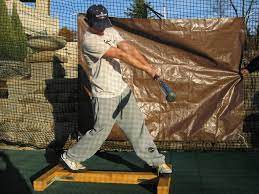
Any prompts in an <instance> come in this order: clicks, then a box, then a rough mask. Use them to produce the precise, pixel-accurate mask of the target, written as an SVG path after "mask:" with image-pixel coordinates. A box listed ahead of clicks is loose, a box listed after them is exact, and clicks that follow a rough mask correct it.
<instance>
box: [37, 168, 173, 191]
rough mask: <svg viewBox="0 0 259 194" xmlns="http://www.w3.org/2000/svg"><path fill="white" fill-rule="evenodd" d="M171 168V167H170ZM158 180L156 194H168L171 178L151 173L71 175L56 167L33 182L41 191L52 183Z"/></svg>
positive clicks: (108, 172) (106, 172) (88, 173)
mask: <svg viewBox="0 0 259 194" xmlns="http://www.w3.org/2000/svg"><path fill="white" fill-rule="evenodd" d="M170 166H171V165H170ZM156 178H159V181H158V186H157V194H169V189H170V181H171V176H161V177H158V176H157V175H156V173H153V172H114V171H86V172H78V173H73V172H69V171H67V170H64V169H63V168H62V167H61V166H59V165H56V166H55V167H53V168H52V169H51V170H49V171H48V172H47V173H45V174H43V175H42V176H40V177H39V178H38V179H36V180H35V181H34V182H33V187H34V190H35V191H43V190H44V189H45V188H47V187H48V186H49V185H50V184H51V183H53V182H54V181H66V182H87V183H112V184H139V183H142V182H146V181H149V180H153V179H156Z"/></svg>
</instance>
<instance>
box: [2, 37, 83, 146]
mask: <svg viewBox="0 0 259 194" xmlns="http://www.w3.org/2000/svg"><path fill="white" fill-rule="evenodd" d="M28 44H29V46H30V48H31V49H32V50H33V52H34V53H33V54H31V55H29V56H28V57H27V58H26V63H27V64H30V76H29V77H28V76H27V77H25V78H26V79H24V78H23V79H8V80H7V82H6V84H7V87H8V99H4V101H1V103H0V123H1V126H0V136H1V139H3V140H5V141H9V142H14V143H19V144H26V145H33V146H36V147H46V146H47V145H48V144H49V143H50V142H51V141H52V140H54V139H55V138H57V137H55V135H56V134H57V133H71V132H73V131H74V130H75V129H76V128H77V125H78V124H77V123H78V115H77V112H78V79H77V77H76V76H75V77H74V78H66V71H65V69H64V63H67V62H68V59H67V58H66V57H65V56H64V55H62V53H61V52H59V53H57V50H60V49H62V48H64V47H65V45H66V41H65V40H64V39H63V37H60V36H36V37H32V38H30V39H29V41H28Z"/></svg>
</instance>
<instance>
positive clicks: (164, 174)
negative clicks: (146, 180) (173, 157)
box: [158, 172, 173, 177]
mask: <svg viewBox="0 0 259 194" xmlns="http://www.w3.org/2000/svg"><path fill="white" fill-rule="evenodd" d="M172 174H173V173H172V172H171V173H158V176H159V177H170V176H171V175H172Z"/></svg>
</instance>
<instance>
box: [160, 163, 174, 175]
mask: <svg viewBox="0 0 259 194" xmlns="http://www.w3.org/2000/svg"><path fill="white" fill-rule="evenodd" d="M157 174H158V176H160V175H161V176H164V175H165V176H167V175H170V174H172V169H171V168H170V167H169V166H168V165H167V164H165V163H164V164H160V165H159V166H158V167H157Z"/></svg>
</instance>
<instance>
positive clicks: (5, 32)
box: [0, 0, 14, 60]
mask: <svg viewBox="0 0 259 194" xmlns="http://www.w3.org/2000/svg"><path fill="white" fill-rule="evenodd" d="M0 26H1V27H0V59H1V60H5V59H8V58H12V53H11V52H10V50H12V49H11V48H10V45H14V41H13V34H12V32H13V31H12V21H11V18H10V17H9V15H8V11H7V7H6V4H5V0H0Z"/></svg>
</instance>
